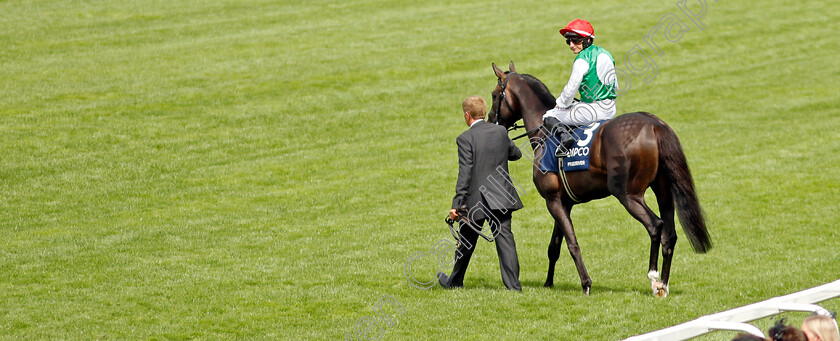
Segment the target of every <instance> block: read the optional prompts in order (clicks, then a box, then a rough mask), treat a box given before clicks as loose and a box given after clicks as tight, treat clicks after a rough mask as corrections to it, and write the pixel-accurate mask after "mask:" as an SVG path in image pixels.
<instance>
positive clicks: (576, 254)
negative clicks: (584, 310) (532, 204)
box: [546, 198, 592, 295]
mask: <svg viewBox="0 0 840 341" xmlns="http://www.w3.org/2000/svg"><path fill="white" fill-rule="evenodd" d="M546 206H548V211H549V212H550V213H551V216H552V217H553V218H554V230H555V232H554V236H552V243H554V241H555V239H554V237H559V236H558V235H557V230H558V228H559V229H560V231H561V232H562V234H563V236H564V237H565V238H566V246H567V247H568V248H569V253H570V254H571V255H572V260H574V262H575V267H576V268H577V271H578V275H579V276H580V285H581V287H582V288H583V293H584V294H586V295H589V289H590V288H591V287H592V279H591V278H589V273H588V272H587V271H586V266H585V265H584V264H583V256H582V255H581V252H580V246H579V245H578V242H577V237H575V229H574V226H572V219H571V218H570V214H571V210H572V206H571V205H565V204H563V202H562V201H561V200H560V199H559V198H556V199H553V200H546ZM559 248H560V243H559V242H558V243H557V249H558V251H557V253H559V252H560V251H559ZM549 260H551V247H549ZM555 260H556V259H555ZM549 270H551V274H553V273H554V267H553V265H552V266H550V267H549Z"/></svg>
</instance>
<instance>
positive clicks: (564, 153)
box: [554, 146, 569, 159]
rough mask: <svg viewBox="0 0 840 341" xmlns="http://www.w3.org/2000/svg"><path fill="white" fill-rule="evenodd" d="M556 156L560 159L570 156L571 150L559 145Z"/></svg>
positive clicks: (555, 152)
mask: <svg viewBox="0 0 840 341" xmlns="http://www.w3.org/2000/svg"><path fill="white" fill-rule="evenodd" d="M554 156H556V157H557V158H558V159H562V158H564V157H567V156H569V151H568V150H567V149H566V148H565V147H563V146H557V150H555V151H554Z"/></svg>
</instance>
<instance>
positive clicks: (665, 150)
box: [656, 121, 712, 253]
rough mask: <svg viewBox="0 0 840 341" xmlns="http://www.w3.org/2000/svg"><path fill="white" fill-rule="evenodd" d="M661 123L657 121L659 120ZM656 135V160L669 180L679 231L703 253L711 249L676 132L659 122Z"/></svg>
mask: <svg viewBox="0 0 840 341" xmlns="http://www.w3.org/2000/svg"><path fill="white" fill-rule="evenodd" d="M660 122H661V121H660ZM657 128H658V129H657V130H658V131H657V133H656V135H657V136H658V137H659V138H658V141H657V142H658V145H659V160H660V163H661V164H663V165H664V167H662V168H664V170H665V175H666V176H667V179H668V180H669V182H670V183H671V193H673V196H674V200H675V201H676V206H677V215H678V216H679V218H680V224H681V225H682V227H683V231H685V234H686V235H687V236H688V239H689V241H691V247H692V248H694V251H695V252H697V253H706V251H708V250H710V249H711V248H712V240H711V238H710V237H709V232H708V231H707V230H706V221H705V219H704V218H703V210H702V209H701V208H700V202H699V201H698V200H697V193H695V191H694V181H693V180H692V178H691V171H689V169H688V162H686V159H685V154H684V153H683V150H682V146H681V145H680V140H679V139H678V138H677V134H676V133H674V131H673V130H672V129H671V127H669V126H668V125H667V124H665V123H664V122H662V124H661V125H658V126H657Z"/></svg>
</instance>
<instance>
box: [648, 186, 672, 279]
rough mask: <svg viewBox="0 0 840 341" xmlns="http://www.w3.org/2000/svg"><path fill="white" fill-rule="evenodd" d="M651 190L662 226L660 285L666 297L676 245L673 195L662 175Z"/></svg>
mask: <svg viewBox="0 0 840 341" xmlns="http://www.w3.org/2000/svg"><path fill="white" fill-rule="evenodd" d="M651 188H652V189H653V193H654V194H656V202H657V203H659V215H660V216H661V218H662V222H663V224H664V225H663V226H662V231H661V232H660V236H659V241H660V243H661V244H662V284H663V286H664V289H665V293H666V295H667V293H668V281H669V278H670V274H671V259H672V258H673V257H674V247H675V246H676V244H677V231H676V225H674V195H673V194H672V193H671V186H670V184H669V183H668V180H667V178H666V177H665V176H664V174H660V175H659V176H657V177H656V180H655V181H654V183H653V185H652V186H651Z"/></svg>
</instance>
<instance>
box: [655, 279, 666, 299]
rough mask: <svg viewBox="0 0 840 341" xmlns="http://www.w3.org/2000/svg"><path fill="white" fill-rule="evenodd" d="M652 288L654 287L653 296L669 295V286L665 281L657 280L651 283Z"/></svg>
mask: <svg viewBox="0 0 840 341" xmlns="http://www.w3.org/2000/svg"><path fill="white" fill-rule="evenodd" d="M651 289H653V296H656V297H667V296H668V286H667V285H665V284H664V283H660V282H655V283H653V284H652V285H651Z"/></svg>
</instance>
